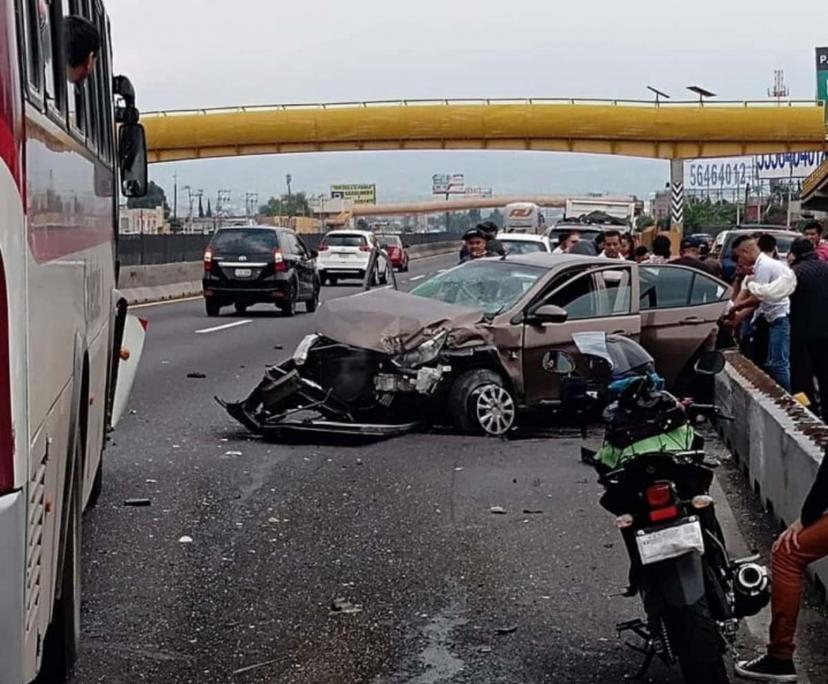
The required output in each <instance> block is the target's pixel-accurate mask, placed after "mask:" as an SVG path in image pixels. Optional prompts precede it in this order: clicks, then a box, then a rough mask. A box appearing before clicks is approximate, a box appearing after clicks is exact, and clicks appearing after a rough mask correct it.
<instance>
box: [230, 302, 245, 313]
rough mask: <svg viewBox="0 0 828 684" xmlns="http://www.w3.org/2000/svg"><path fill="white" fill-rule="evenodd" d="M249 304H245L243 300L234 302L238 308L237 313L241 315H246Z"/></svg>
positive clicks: (234, 305) (234, 306)
mask: <svg viewBox="0 0 828 684" xmlns="http://www.w3.org/2000/svg"><path fill="white" fill-rule="evenodd" d="M247 306H248V305H247V304H243V303H242V302H233V308H235V309H236V313H237V314H239V315H240V316H244V314H246V313H247Z"/></svg>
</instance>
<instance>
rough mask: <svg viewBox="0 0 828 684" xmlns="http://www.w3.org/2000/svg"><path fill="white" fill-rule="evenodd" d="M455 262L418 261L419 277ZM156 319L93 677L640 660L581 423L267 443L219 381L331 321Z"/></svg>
mask: <svg viewBox="0 0 828 684" xmlns="http://www.w3.org/2000/svg"><path fill="white" fill-rule="evenodd" d="M452 262H453V258H446V257H439V258H432V259H427V260H422V261H418V262H413V263H412V268H411V272H410V273H408V274H400V278H401V287H403V288H410V287H411V286H412V285H414V284H416V282H419V281H420V280H421V279H422V278H421V277H420V276H427V275H431V274H434V273H436V272H437V271H438V270H439V269H442V268H446V267H448V266H449V265H451V263H452ZM412 281H414V282H412ZM356 291H358V290H357V289H355V288H351V287H343V286H340V287H335V288H325V290H324V296H323V299H324V298H330V297H334V296H346V295H349V294H353V293H355V292H356ZM141 313H142V315H143V316H145V317H146V318H148V319H149V321H150V328H149V338H148V343H147V347H146V351H145V355H144V359H143V361H142V368H141V372H140V375H139V378H138V380H137V382H136V386H135V388H134V391H133V400H132V403H131V408H132V409H133V410H134V414H132V415H128V416H127V417H125V419H124V420H123V422H122V424H121V425H120V426H119V428H118V431H117V432H116V434H115V438H114V441H113V443H112V444H111V445H110V448H109V449H108V450H107V452H106V456H105V465H104V492H103V495H102V497H101V500H100V502H99V504H98V507H97V508H96V509H94V510H92V511H90V512H89V513H87V515H86V517H85V525H84V556H83V562H84V586H83V596H84V602H83V632H84V636H83V644H82V652H81V659H80V664H79V667H78V671H77V675H76V678H75V681H76V682H101V681H103V682H164V683H173V682H280V683H281V682H286V683H290V682H296V683H300V682H301V683H308V682H313V683H316V682H345V683H351V682H373V683H378V684H379V683H386V682H387V683H390V684H395V683H398V682H414V683H417V684H430V683H437V682H468V683H472V682H473V683H475V684H478V683H481V682H498V683H500V682H503V683H518V682H521V683H522V682H566V683H572V684H578V683H581V682H584V683H585V682H600V683H607V684H609V683H615V682H620V681H622V678H623V676H624V674H626V673H629V672H631V671H633V670H634V669H635V667H636V665H637V663H638V662H639V656H638V655H637V654H635V653H633V652H632V651H630V650H629V649H628V648H626V647H625V646H624V645H623V644H622V643H621V642H620V641H619V640H618V639H617V638H616V634H615V629H614V627H615V624H616V623H617V622H619V621H621V620H626V619H630V618H633V617H637V616H639V615H640V609H639V605H638V602H637V601H636V600H635V599H625V598H621V597H620V596H618V594H619V593H620V592H621V591H623V589H624V588H625V586H626V575H627V568H628V564H627V558H626V554H625V552H624V550H623V545H622V544H621V543H620V538H619V537H618V536H617V533H616V530H615V529H614V528H613V525H612V520H611V518H610V517H609V516H608V515H607V514H606V513H605V512H604V511H603V510H602V509H601V508H600V507H599V506H598V504H597V498H598V495H599V488H598V486H597V485H596V484H595V477H594V475H593V473H592V471H591V470H590V469H588V468H587V467H586V466H584V465H582V464H581V463H580V462H579V460H578V449H579V446H580V440H579V438H578V436H577V435H576V434H575V433H574V432H572V433H567V432H565V431H559V432H558V433H557V434H555V435H553V436H552V437H549V438H544V439H525V440H516V441H502V440H493V439H485V438H476V437H467V436H456V435H451V434H425V435H409V436H406V437H402V438H398V439H395V440H392V441H387V442H380V443H375V444H371V445H368V446H361V447H353V446H352V447H342V446H333V445H308V444H305V445H301V444H269V443H265V442H262V441H260V440H257V439H253V438H250V437H249V436H247V435H246V434H244V432H243V431H241V430H240V429H239V427H238V426H237V424H235V423H234V422H233V421H232V420H231V419H230V418H229V417H227V416H226V415H225V414H224V412H223V411H222V409H221V408H220V407H219V406H217V405H216V404H215V403H214V401H213V396H214V395H221V396H223V397H226V398H230V399H236V398H239V397H241V396H243V395H244V394H245V393H246V392H247V391H248V390H249V389H250V388H251V386H252V385H253V384H254V383H255V382H257V381H258V380H259V378H260V376H261V374H262V372H263V370H264V368H265V366H266V365H269V364H272V363H274V362H277V361H279V360H280V359H281V358H283V357H284V356H286V355H288V354H289V353H291V352H292V350H293V348H294V346H295V345H296V344H297V343H298V341H299V340H300V339H301V338H302V336H304V335H305V334H307V333H309V332H311V331H312V317H311V316H310V315H305V314H299V315H297V316H296V317H295V318H293V319H285V318H282V317H281V316H280V315H279V314H278V313H276V312H275V310H269V309H268V308H266V307H256V308H254V309H252V310H250V311H249V312H248V314H247V315H246V316H245V317H240V316H236V315H235V314H232V315H230V314H228V315H226V316H223V317H222V318H220V319H208V318H207V317H206V316H205V315H204V313H203V305H202V303H201V301H190V302H182V303H174V304H165V305H160V306H154V307H149V308H145V309H143V310H142V312H141ZM241 321H249V322H247V323H244V324H242V325H237V326H235V327H230V328H223V329H219V330H215V331H213V332H198V331H203V330H205V329H210V328H215V327H217V326H223V325H226V324H233V323H239V322H241ZM188 373H203V374H205V375H206V376H207V377H206V378H201V379H197V378H188V377H187V375H188ZM141 497H146V498H148V499H149V500H150V502H151V505H150V506H148V507H129V506H125V505H124V501H125V500H127V499H132V498H141ZM494 506H499V507H502V508H503V509H504V510H505V513H504V514H494V513H492V512H491V508H492V507H494ZM186 539H190V540H191V541H186ZM334 602H336V603H337V605H338V606H340V607H344V608H345V610H338V611H335V610H332V605H333V604H334ZM755 643H757V641H756V640H753V639H751V637H750V636H749V635H746V638H745V644H748V645H755ZM651 676H652V678H653V679H652V681H657V682H676V681H679V678H678V677H677V676H676V673H673V672H668V671H667V670H666V669H665V668H664V667H663V666H661V665H658V664H656V665H654V666H653V669H652V670H651Z"/></svg>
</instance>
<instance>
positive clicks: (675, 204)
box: [670, 159, 684, 237]
mask: <svg viewBox="0 0 828 684" xmlns="http://www.w3.org/2000/svg"><path fill="white" fill-rule="evenodd" d="M670 231H671V232H672V233H674V234H676V233H677V234H678V236H679V237H681V235H682V234H683V232H684V160H683V159H671V160H670Z"/></svg>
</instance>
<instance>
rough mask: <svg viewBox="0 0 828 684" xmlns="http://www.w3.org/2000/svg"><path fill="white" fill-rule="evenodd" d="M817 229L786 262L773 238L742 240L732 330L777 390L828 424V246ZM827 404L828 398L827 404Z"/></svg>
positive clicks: (736, 247) (815, 226)
mask: <svg viewBox="0 0 828 684" xmlns="http://www.w3.org/2000/svg"><path fill="white" fill-rule="evenodd" d="M822 234H823V229H822V226H821V225H820V224H819V223H818V222H816V221H814V222H811V223H808V224H807V225H806V226H805V228H804V229H803V235H802V237H799V238H797V239H796V240H794V241H793V243H792V244H791V247H790V251H789V252H788V255H787V259H786V260H785V261H783V260H781V259H780V258H779V255H778V253H777V251H776V244H775V240H773V238H772V236H770V235H766V234H765V235H763V234H759V235H756V236H754V235H743V236H740V237H739V238H737V239H736V240H735V241H734V243H733V255H734V257H735V258H736V260H737V271H736V278H735V280H734V283H733V286H734V288H733V298H732V300H731V304H730V306H729V311H728V314H727V318H726V321H727V324H728V326H729V328H730V329H731V330H732V331H733V333H734V335H735V337H736V339H737V341H738V343H739V346H740V347H741V349H742V351H743V352H744V353H745V355H747V356H748V357H749V358H751V359H752V360H753V361H754V362H755V363H757V364H758V365H760V366H762V367H763V368H764V369H765V370H766V371H767V372H768V374H769V375H770V376H771V377H772V378H773V379H774V380H776V382H777V383H778V384H779V385H781V386H782V387H784V388H785V389H787V390H789V391H790V392H792V393H793V394H795V395H799V394H802V395H804V396H805V397H807V399H808V402H809V403H810V404H811V405H812V406H814V407H817V406H818V407H819V409H820V411H821V413H822V416H823V418H824V419H828V400H822V401H821V394H826V395H828V358H827V357H826V355H825V353H824V351H825V348H826V347H827V346H828V244H826V243H825V242H824V241H823V239H822ZM827 398H828V397H827Z"/></svg>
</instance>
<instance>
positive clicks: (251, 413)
mask: <svg viewBox="0 0 828 684" xmlns="http://www.w3.org/2000/svg"><path fill="white" fill-rule="evenodd" d="M216 401H217V402H218V403H219V404H220V405H221V406H223V407H224V409H225V410H226V411H227V413H228V414H230V416H232V417H233V418H234V419H235V420H237V421H238V422H239V423H241V424H242V425H243V426H244V427H245V428H247V429H248V430H250V432H253V433H256V434H259V435H262V436H263V437H281V436H288V435H291V434H292V435H299V434H304V435H308V434H316V435H323V434H327V435H331V434H332V435H342V436H357V437H373V438H383V437H385V438H387V437H396V436H398V435H403V434H406V433H409V432H412V431H414V430H416V429H417V428H418V427H420V423H399V424H394V423H390V424H386V423H373V422H372V423H359V422H356V421H355V420H354V419H353V416H351V414H350V413H349V411H348V409H347V407H346V406H345V405H343V404H342V403H341V402H340V401H338V400H337V399H336V398H334V397H333V396H332V391H331V390H327V391H326V390H325V389H323V388H322V387H320V386H319V385H317V384H316V383H315V382H313V381H311V380H308V379H307V378H303V377H302V376H301V375H300V374H299V372H298V371H297V370H296V367H295V364H294V363H293V362H292V361H288V362H287V363H285V364H282V365H281V366H274V367H273V368H270V369H268V371H267V373H265V377H264V379H263V380H262V381H261V382H260V383H259V384H258V385H257V386H256V388H255V389H254V390H253V391H252V392H251V393H250V395H249V396H248V397H247V398H246V399H244V400H243V401H240V402H235V403H231V402H226V401H223V400H222V399H219V398H218V397H216Z"/></svg>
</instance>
